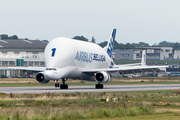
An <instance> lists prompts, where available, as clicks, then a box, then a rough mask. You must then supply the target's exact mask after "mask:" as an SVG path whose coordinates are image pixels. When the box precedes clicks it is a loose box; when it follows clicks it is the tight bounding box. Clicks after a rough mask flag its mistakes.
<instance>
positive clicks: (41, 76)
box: [36, 72, 49, 83]
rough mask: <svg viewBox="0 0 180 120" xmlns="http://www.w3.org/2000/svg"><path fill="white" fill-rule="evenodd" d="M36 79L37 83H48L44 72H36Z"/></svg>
mask: <svg viewBox="0 0 180 120" xmlns="http://www.w3.org/2000/svg"><path fill="white" fill-rule="evenodd" d="M36 81H37V82H38V83H48V82H49V80H46V79H45V76H44V72H39V73H37V74H36Z"/></svg>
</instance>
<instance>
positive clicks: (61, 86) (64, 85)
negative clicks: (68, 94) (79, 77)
mask: <svg viewBox="0 0 180 120" xmlns="http://www.w3.org/2000/svg"><path fill="white" fill-rule="evenodd" d="M66 80H67V79H66ZM66 80H65V79H64V78H62V83H63V84H61V85H60V89H68V85H67V84H65V81H66Z"/></svg>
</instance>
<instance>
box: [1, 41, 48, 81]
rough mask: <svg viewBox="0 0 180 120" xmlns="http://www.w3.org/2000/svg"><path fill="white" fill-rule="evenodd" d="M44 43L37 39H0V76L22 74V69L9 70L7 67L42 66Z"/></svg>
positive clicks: (43, 64)
mask: <svg viewBox="0 0 180 120" xmlns="http://www.w3.org/2000/svg"><path fill="white" fill-rule="evenodd" d="M46 45H47V43H45V42H43V41H39V40H0V76H1V75H6V76H8V77H10V76H14V77H15V76H20V75H21V74H23V73H22V72H23V71H20V70H9V69H8V67H16V66H25V67H26V66H37V67H44V66H45V63H44V49H45V47H46ZM26 74H27V73H26Z"/></svg>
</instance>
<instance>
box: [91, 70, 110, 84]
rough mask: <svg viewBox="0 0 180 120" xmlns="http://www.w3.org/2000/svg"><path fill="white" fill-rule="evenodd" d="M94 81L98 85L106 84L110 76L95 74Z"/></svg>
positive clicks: (104, 73)
mask: <svg viewBox="0 0 180 120" xmlns="http://www.w3.org/2000/svg"><path fill="white" fill-rule="evenodd" d="M95 80H96V81H97V82H98V83H106V82H108V81H109V80H110V75H109V74H108V73H107V72H104V71H102V72H97V73H96V75H95Z"/></svg>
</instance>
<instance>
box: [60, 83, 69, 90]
mask: <svg viewBox="0 0 180 120" xmlns="http://www.w3.org/2000/svg"><path fill="white" fill-rule="evenodd" d="M60 89H68V85H67V84H64V85H63V84H61V85H60Z"/></svg>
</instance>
